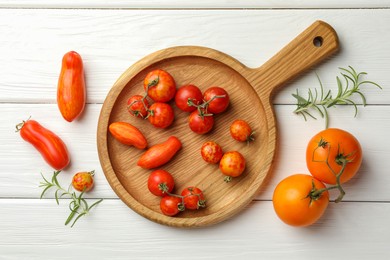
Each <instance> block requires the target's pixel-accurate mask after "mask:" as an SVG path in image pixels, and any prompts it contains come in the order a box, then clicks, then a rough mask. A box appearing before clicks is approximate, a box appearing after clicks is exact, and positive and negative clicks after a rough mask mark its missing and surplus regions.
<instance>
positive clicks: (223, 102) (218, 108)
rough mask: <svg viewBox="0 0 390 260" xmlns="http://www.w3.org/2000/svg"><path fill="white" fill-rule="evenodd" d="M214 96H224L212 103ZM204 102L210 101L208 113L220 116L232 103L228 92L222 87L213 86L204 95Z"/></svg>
mask: <svg viewBox="0 0 390 260" xmlns="http://www.w3.org/2000/svg"><path fill="white" fill-rule="evenodd" d="M214 96H224V97H220V98H215V99H214V100H212V101H210V100H211V99H212V98H213V97H214ZM203 99H204V101H206V102H208V101H210V103H209V105H208V108H207V112H209V113H212V114H219V113H222V112H224V111H225V110H226V109H227V108H228V106H229V102H230V98H229V94H228V93H227V91H226V90H225V89H223V88H221V87H217V86H213V87H210V88H208V89H207V90H206V91H205V92H204V94H203Z"/></svg>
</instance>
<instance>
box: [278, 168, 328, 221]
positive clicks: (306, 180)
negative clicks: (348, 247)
mask: <svg viewBox="0 0 390 260" xmlns="http://www.w3.org/2000/svg"><path fill="white" fill-rule="evenodd" d="M313 186H314V187H315V189H317V190H320V189H324V188H325V185H324V184H323V183H322V182H320V181H319V180H316V179H315V178H313V177H312V176H310V175H307V174H294V175H291V176H289V177H287V178H285V179H283V180H282V181H281V182H280V183H279V184H278V185H277V186H276V188H275V190H274V194H273V198H272V202H273V206H274V210H275V212H276V214H277V215H278V217H279V218H280V219H281V220H282V221H283V222H285V223H286V224H288V225H291V226H308V225H311V224H313V223H315V222H316V221H317V220H318V219H319V218H320V217H321V216H322V215H323V214H324V212H325V210H326V209H327V207H328V204H329V192H328V191H324V192H323V193H321V194H320V195H318V196H317V195H316V196H314V195H313V196H314V197H313V198H312V197H311V196H310V194H311V191H312V190H313Z"/></svg>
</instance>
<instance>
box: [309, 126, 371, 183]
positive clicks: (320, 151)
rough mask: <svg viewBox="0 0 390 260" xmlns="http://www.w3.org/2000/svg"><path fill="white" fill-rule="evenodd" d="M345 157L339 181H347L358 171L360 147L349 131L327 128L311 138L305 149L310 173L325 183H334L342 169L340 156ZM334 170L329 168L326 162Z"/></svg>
mask: <svg viewBox="0 0 390 260" xmlns="http://www.w3.org/2000/svg"><path fill="white" fill-rule="evenodd" d="M343 157H346V159H347V160H350V162H348V163H347V165H346V167H345V170H344V172H343V174H342V175H341V178H340V182H341V183H345V182H347V181H349V180H350V179H351V178H352V177H353V176H355V174H356V173H357V172H358V170H359V168H360V165H361V162H362V157H363V154H362V148H361V146H360V144H359V141H358V140H357V139H356V138H355V137H354V136H353V135H352V134H350V133H349V132H347V131H344V130H341V129H337V128H328V129H326V130H323V131H321V132H319V133H317V134H316V135H315V136H313V137H312V138H311V140H310V141H309V143H308V146H307V149H306V164H307V168H308V169H309V171H310V173H311V174H312V175H313V176H314V177H315V178H316V179H318V180H320V181H322V182H324V183H327V184H336V176H335V174H338V173H339V172H340V171H341V169H342V163H340V158H343ZM326 160H328V162H329V166H330V167H331V169H332V170H333V171H334V173H333V172H332V171H331V170H330V168H329V167H328V165H327V164H326Z"/></svg>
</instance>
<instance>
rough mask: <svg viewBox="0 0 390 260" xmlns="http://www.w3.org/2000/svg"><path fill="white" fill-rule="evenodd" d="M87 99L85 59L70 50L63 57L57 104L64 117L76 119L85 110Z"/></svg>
mask: <svg viewBox="0 0 390 260" xmlns="http://www.w3.org/2000/svg"><path fill="white" fill-rule="evenodd" d="M85 100H86V88H85V80H84V67H83V61H82V59H81V56H80V55H79V54H78V53H77V52H75V51H70V52H68V53H66V54H65V55H64V57H63V58H62V67H61V72H60V76H59V79H58V87H57V104H58V108H59V110H60V112H61V114H62V116H63V117H64V119H65V120H66V121H68V122H72V121H73V120H74V119H76V118H77V117H78V116H79V115H80V114H81V113H82V112H83V110H84V107H85Z"/></svg>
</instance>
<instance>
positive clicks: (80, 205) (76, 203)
mask: <svg viewBox="0 0 390 260" xmlns="http://www.w3.org/2000/svg"><path fill="white" fill-rule="evenodd" d="M60 172H61V171H54V174H53V177H52V178H51V181H48V180H47V179H46V178H45V177H44V176H43V174H42V173H41V176H42V178H43V181H42V182H40V185H39V187H43V188H44V189H43V191H42V193H41V197H40V198H41V199H42V198H43V196H44V194H45V193H46V192H47V191H48V190H49V189H51V188H55V189H56V191H55V193H54V196H55V199H56V202H57V205H59V204H60V203H59V200H60V198H62V197H65V196H67V197H69V198H70V203H69V209H70V214H69V216H68V218H67V219H66V221H65V225H68V224H69V223H70V222H71V221H72V220H73V218H74V217H75V216H77V217H76V218H75V219H74V221H73V223H72V225H71V227H73V226H74V225H75V224H76V222H77V220H79V219H80V218H81V217H83V216H85V215H87V214H88V213H89V211H90V210H91V209H92V208H93V207H95V206H96V205H98V204H99V203H100V202H102V201H103V199H99V200H97V201H96V202H94V203H93V204H92V205H91V206H89V205H88V203H87V200H86V199H85V198H83V195H84V193H85V191H83V192H81V193H79V194H78V195H77V194H76V192H75V191H74V190H73V189H72V185H71V184H70V185H69V188H68V189H64V188H63V187H62V186H61V185H60V183H59V182H58V179H57V176H58V174H59V173H60Z"/></svg>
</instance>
